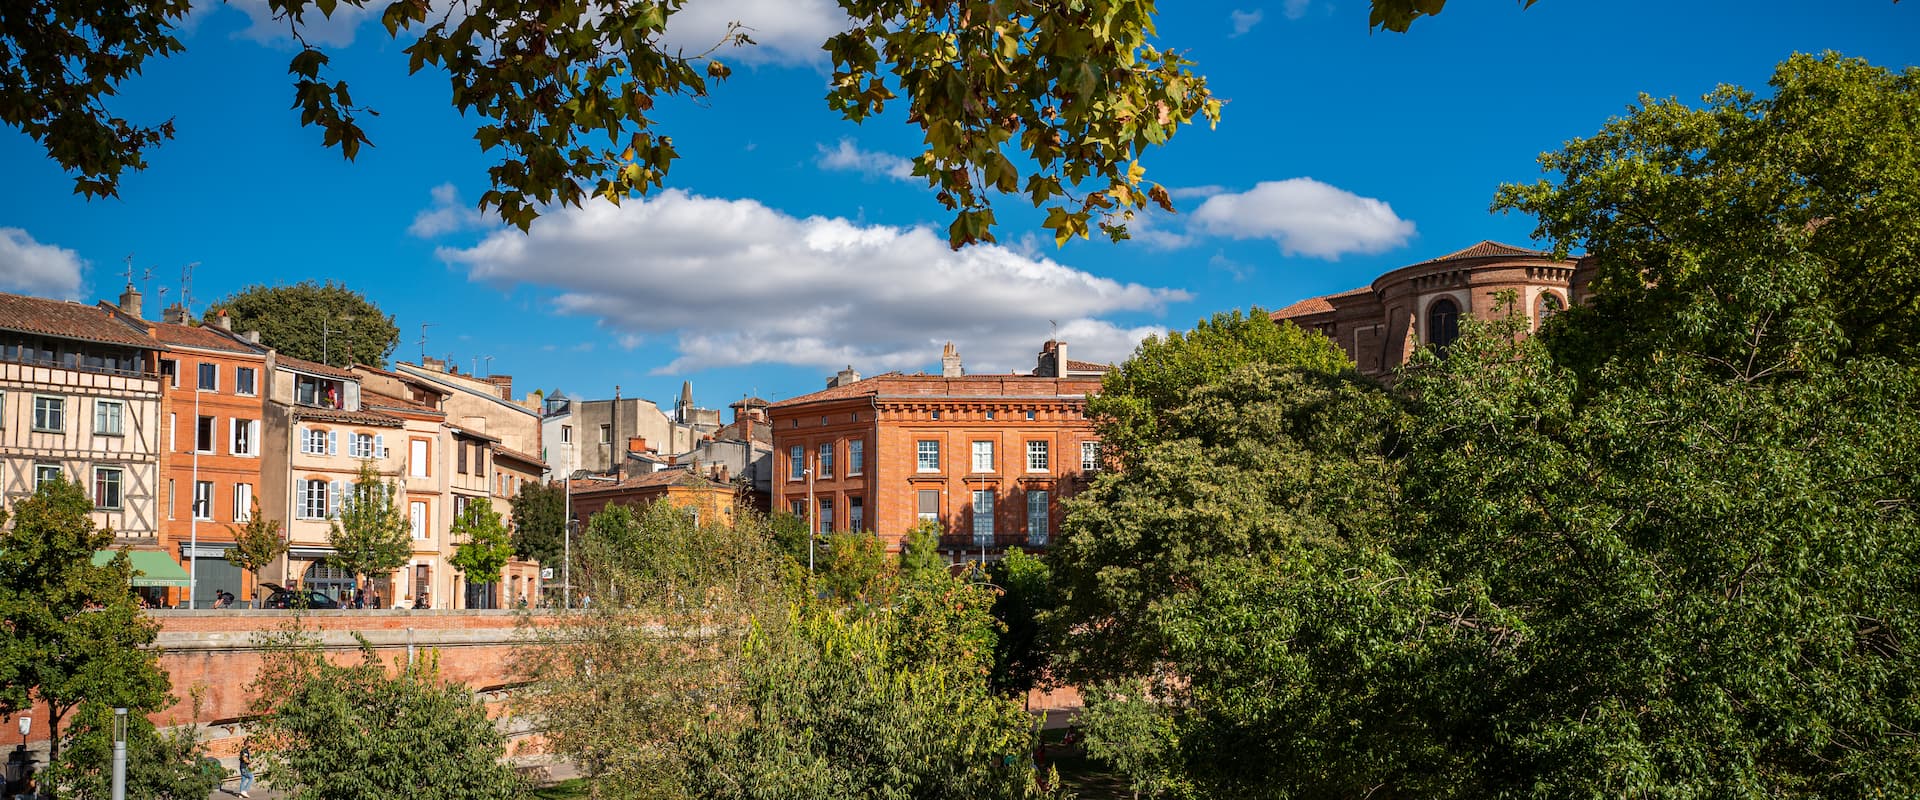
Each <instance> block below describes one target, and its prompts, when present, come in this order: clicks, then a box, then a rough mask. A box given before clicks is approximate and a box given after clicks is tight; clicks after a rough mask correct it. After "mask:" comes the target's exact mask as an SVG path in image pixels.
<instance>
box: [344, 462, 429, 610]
mask: <svg viewBox="0 0 1920 800" xmlns="http://www.w3.org/2000/svg"><path fill="white" fill-rule="evenodd" d="M398 495H399V487H398V486H397V485H395V484H391V483H388V482H386V481H383V480H381V479H380V474H379V473H378V472H375V471H374V469H373V464H372V463H371V462H369V463H365V464H361V465H360V475H359V477H357V478H355V479H354V482H353V485H352V486H350V487H348V489H347V493H346V496H345V497H343V498H341V502H340V508H339V510H338V513H336V514H335V515H334V518H333V522H332V524H331V525H330V526H329V527H328V528H327V544H328V545H329V546H331V547H332V548H333V555H330V556H327V562H328V563H330V564H332V565H333V566H334V567H336V568H338V569H341V570H343V571H345V572H346V573H347V574H348V575H351V576H353V582H354V585H355V586H359V585H360V579H361V578H364V577H368V576H372V575H384V574H387V573H391V572H393V571H394V570H396V569H399V568H401V567H403V566H406V563H407V558H408V557H409V556H411V555H413V538H412V533H411V529H410V527H409V525H408V523H407V517H406V515H405V514H403V513H401V511H400V505H399V501H398V500H396V499H395V498H396V497H397V496H398Z"/></svg>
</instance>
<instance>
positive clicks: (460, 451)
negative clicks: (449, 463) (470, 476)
mask: <svg viewBox="0 0 1920 800" xmlns="http://www.w3.org/2000/svg"><path fill="white" fill-rule="evenodd" d="M453 445H454V446H453V471H455V472H458V473H460V474H462V475H465V474H467V443H466V442H454V443H453Z"/></svg>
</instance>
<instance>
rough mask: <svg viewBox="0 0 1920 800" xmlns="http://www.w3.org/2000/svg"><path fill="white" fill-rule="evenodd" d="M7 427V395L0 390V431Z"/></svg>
mask: <svg viewBox="0 0 1920 800" xmlns="http://www.w3.org/2000/svg"><path fill="white" fill-rule="evenodd" d="M6 427H7V393H6V391H4V390H0V430H5V429H6Z"/></svg>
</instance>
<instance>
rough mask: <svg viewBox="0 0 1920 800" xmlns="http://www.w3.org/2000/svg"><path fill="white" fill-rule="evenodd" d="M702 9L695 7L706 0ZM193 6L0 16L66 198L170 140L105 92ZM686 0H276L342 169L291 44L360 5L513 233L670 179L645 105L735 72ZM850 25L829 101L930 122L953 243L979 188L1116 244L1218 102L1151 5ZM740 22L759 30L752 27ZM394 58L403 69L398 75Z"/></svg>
mask: <svg viewBox="0 0 1920 800" xmlns="http://www.w3.org/2000/svg"><path fill="white" fill-rule="evenodd" d="M703 1H704V0H694V2H696V3H699V2H703ZM195 5H196V4H195V3H193V2H191V1H190V0H117V1H116V2H108V3H83V4H78V5H75V4H71V3H65V2H59V0H26V2H24V3H10V4H8V5H7V6H6V8H5V9H4V10H3V11H0V52H9V53H15V54H17V55H16V57H14V58H9V59H5V60H0V87H7V88H6V90H5V91H4V92H0V122H5V123H6V124H8V125H10V126H13V127H16V128H19V129H20V130H22V131H24V132H25V133H26V134H27V135H28V136H31V137H32V138H34V139H35V140H36V141H38V142H40V143H41V144H42V145H43V146H44V147H45V148H46V150H47V154H48V155H49V157H51V158H53V159H54V160H56V161H57V162H59V163H60V165H61V166H62V167H63V168H65V169H67V170H69V171H71V172H73V173H74V174H75V181H76V187H75V188H76V191H78V192H81V193H85V194H88V195H100V196H112V195H115V194H117V192H118V191H119V179H120V177H121V174H122V172H124V171H125V170H127V169H130V168H131V169H135V170H138V169H141V168H144V166H145V164H146V162H145V158H146V153H147V152H148V151H149V150H151V149H152V148H153V147H156V146H158V145H160V144H161V143H162V142H164V141H165V140H167V139H170V138H172V136H173V134H174V127H173V124H172V123H171V122H167V123H164V124H159V125H151V124H145V123H142V122H138V121H130V120H127V119H124V118H121V117H118V116H115V115H114V113H113V111H111V110H110V109H109V108H108V106H107V100H108V98H110V97H112V96H113V95H115V94H116V93H117V92H118V91H119V89H120V83H121V81H123V80H125V79H127V78H129V77H131V76H132V75H135V74H138V73H139V71H140V70H141V69H142V67H143V66H144V65H145V64H147V63H148V61H149V60H150V59H154V58H165V57H169V56H173V55H176V54H178V53H180V52H182V51H183V50H184V49H185V48H184V46H183V45H182V44H181V42H180V40H179V39H178V38H176V36H175V31H176V29H177V28H178V27H179V25H180V24H181V23H182V21H183V20H184V19H185V18H186V17H187V15H188V14H189V13H190V12H191V11H193V10H194V6H195ZM684 5H685V0H636V1H635V2H617V3H601V2H593V1H592V0H536V2H533V3H531V4H529V3H527V2H522V1H520V0H511V1H510V0H476V1H475V2H471V3H466V4H463V5H462V7H461V9H460V13H459V14H454V15H448V14H445V13H439V11H440V10H439V9H436V8H434V6H433V4H432V3H429V2H426V0H392V2H385V1H384V0H270V2H269V3H268V6H269V8H270V9H271V10H272V12H273V14H274V16H275V18H276V19H277V20H278V21H279V22H281V23H282V24H284V25H285V26H286V28H287V31H288V33H289V34H290V35H291V36H292V37H293V38H294V40H295V41H296V42H299V47H298V48H297V49H296V50H295V51H294V54H293V56H292V58H291V59H290V61H289V65H288V72H289V73H290V74H291V75H292V79H293V83H294V97H295V101H294V106H295V108H297V109H298V110H299V114H300V122H301V124H302V125H310V126H314V127H317V128H319V129H320V132H321V144H322V145H323V146H325V147H338V148H339V149H340V152H341V154H342V155H344V156H345V157H347V158H349V159H351V158H353V157H354V156H355V154H356V153H358V151H359V149H360V148H361V147H362V146H365V145H368V144H370V143H371V142H372V138H371V137H370V135H369V134H368V132H367V129H366V128H365V127H363V125H364V124H365V123H366V122H367V121H368V120H369V118H371V117H372V116H373V115H374V113H375V111H374V110H373V109H370V108H367V107H365V106H361V105H357V104H355V102H354V100H353V96H352V95H351V93H350V92H349V89H348V86H347V83H346V82H345V81H343V80H339V79H337V78H336V77H334V76H333V73H334V70H333V65H332V63H331V57H330V56H329V54H328V53H327V52H325V51H324V50H322V49H321V48H319V47H315V46H312V45H310V44H308V43H307V42H306V40H305V39H304V38H302V37H301V32H302V30H304V26H305V25H306V23H308V22H310V21H312V20H313V19H315V18H317V17H319V16H332V15H333V14H335V13H338V12H341V11H343V10H347V9H354V10H357V9H373V10H377V11H379V12H380V19H381V22H382V23H383V24H384V25H385V27H386V30H387V32H388V34H389V35H391V36H392V37H393V38H394V39H396V40H397V41H399V42H402V43H404V46H403V47H402V48H401V49H402V51H403V52H404V53H405V54H406V56H407V59H408V63H407V68H408V70H409V71H410V72H417V71H420V70H422V69H430V70H431V71H432V74H435V75H444V76H445V78H446V80H447V86H448V101H449V102H450V103H451V105H452V106H453V107H454V108H455V109H456V110H458V111H460V112H461V113H462V114H465V115H467V116H468V118H469V119H472V120H473V121H474V123H473V124H474V125H475V129H474V135H473V138H474V140H475V141H476V142H477V143H478V145H479V146H480V148H481V149H482V150H483V151H488V152H491V153H494V154H495V157H496V158H497V159H498V160H497V161H496V162H495V163H494V164H493V166H491V167H490V168H489V169H488V178H489V180H490V182H491V183H492V188H491V189H490V190H489V191H487V192H486V193H485V194H483V195H482V196H481V198H480V204H481V206H482V207H483V208H486V209H491V210H493V211H495V212H497V213H498V214H499V216H500V217H501V218H502V219H504V220H506V221H508V222H510V223H513V224H517V225H519V226H521V227H523V228H524V227H525V226H527V225H528V224H529V223H530V222H531V221H532V220H533V219H534V217H535V216H537V214H538V213H539V212H538V209H539V208H540V207H541V206H546V205H558V204H568V205H579V204H581V203H582V202H585V201H588V200H589V199H591V198H595V197H604V198H606V199H608V200H611V201H614V202H618V201H619V200H620V199H621V198H624V197H630V196H635V195H644V194H646V193H647V192H648V191H650V190H652V189H653V188H655V187H657V186H660V185H662V183H663V182H664V181H665V180H666V177H667V173H668V170H669V169H670V168H671V166H672V165H673V162H674V160H675V159H676V158H677V157H678V154H677V152H676V151H675V149H674V146H673V141H672V138H671V137H670V136H668V135H667V134H666V133H665V132H664V131H663V130H661V129H660V126H659V124H658V123H657V121H656V120H655V119H654V115H655V114H656V113H658V109H657V108H656V106H657V105H659V104H661V103H663V102H666V101H669V100H672V99H675V98H680V99H683V100H684V101H686V102H688V103H690V104H698V103H701V102H706V101H707V98H708V96H709V90H710V88H711V86H712V85H713V84H714V83H715V82H717V81H720V80H724V79H726V78H727V77H728V76H729V75H730V74H731V70H730V69H729V68H728V67H727V66H726V64H725V63H724V61H723V59H725V58H727V57H728V56H729V55H730V52H731V51H730V50H728V49H727V48H729V47H731V46H751V44H752V39H751V32H750V29H747V28H739V27H736V28H734V29H732V30H730V31H729V32H728V33H727V34H726V35H725V37H724V38H722V39H721V40H720V41H716V42H713V43H711V44H712V45H713V46H714V47H713V49H710V50H696V51H694V52H686V51H683V50H682V49H680V47H679V46H676V45H672V44H669V43H667V42H666V41H665V40H664V38H663V37H664V34H665V32H666V31H667V28H668V26H669V25H670V24H671V22H672V19H673V17H674V15H675V14H677V13H678V12H679V11H680V10H681V9H682V7H683V6H684ZM839 6H840V9H841V10H842V11H844V12H845V13H846V14H847V16H848V18H849V19H848V23H847V28H846V32H844V33H841V34H838V35H836V36H834V37H832V38H831V39H829V40H828V41H827V42H826V43H825V44H824V47H825V49H826V50H827V51H828V52H829V53H830V54H831V57H832V60H833V65H834V73H833V75H832V78H831V80H830V81H829V85H828V91H827V96H826V102H827V105H828V107H829V108H831V109H833V110H835V111H838V112H840V113H841V114H843V115H844V116H845V117H846V118H847V119H849V120H852V121H854V122H861V121H864V120H866V119H868V118H871V117H874V116H876V115H879V114H881V113H882V112H883V111H884V110H885V107H886V106H887V105H888V104H889V103H893V104H896V105H904V106H905V110H904V114H903V116H904V118H905V120H906V121H907V122H908V123H909V124H912V125H915V126H917V127H919V128H920V129H921V130H922V132H923V138H924V144H925V148H924V150H923V152H922V153H921V154H920V155H919V156H918V157H917V158H915V159H914V174H915V175H916V176H918V177H920V178H922V179H924V180H925V181H926V183H927V185H928V187H929V189H930V190H931V191H933V192H935V193H936V194H937V197H938V198H939V200H940V202H941V203H943V204H944V205H945V206H946V207H947V208H948V209H950V210H952V211H953V212H954V220H953V224H952V226H951V227H950V230H949V234H950V237H951V240H952V242H953V243H954V245H955V246H956V247H957V246H959V245H960V244H962V243H965V242H971V241H976V240H982V239H986V240H991V239H992V238H993V234H992V232H991V229H992V226H993V223H994V217H993V211H992V208H991V201H990V198H991V196H992V195H994V194H1016V195H1021V196H1024V197H1026V198H1028V199H1030V200H1031V202H1032V203H1033V204H1034V205H1036V206H1045V207H1047V208H1048V209H1049V217H1048V219H1047V222H1046V226H1047V227H1048V228H1049V229H1052V230H1054V231H1055V232H1056V235H1057V236H1059V237H1061V238H1063V239H1064V238H1065V237H1068V236H1073V235H1086V234H1087V233H1088V232H1089V229H1090V227H1091V226H1093V225H1101V226H1103V227H1107V228H1108V229H1109V231H1110V232H1112V233H1114V234H1115V235H1116V236H1118V235H1124V234H1123V233H1122V232H1121V231H1122V227H1121V226H1123V225H1124V224H1125V221H1126V219H1127V218H1129V217H1130V216H1131V215H1132V213H1133V212H1134V211H1135V210H1137V209H1142V208H1145V207H1146V206H1148V205H1149V204H1153V205H1159V206H1162V207H1165V208H1168V209H1171V207H1172V204H1171V200H1170V199H1169V197H1168V194H1167V192H1166V190H1165V189H1163V188H1161V187H1160V186H1159V184H1156V183H1152V182H1150V181H1145V180H1144V179H1143V175H1144V174H1145V167H1144V166H1143V165H1142V164H1141V162H1140V158H1141V156H1142V155H1143V153H1144V151H1145V150H1146V149H1147V148H1148V147H1149V146H1152V145H1157V144H1160V143H1163V142H1165V141H1166V140H1167V139H1168V138H1169V137H1171V136H1172V135H1173V134H1174V132H1175V131H1176V130H1177V129H1179V128H1180V127H1181V126H1183V125H1186V124H1188V123H1189V122H1191V121H1193V119H1194V118H1195V117H1203V118H1205V119H1207V120H1208V121H1210V122H1213V121H1217V120H1218V118H1219V114H1220V107H1221V103H1220V101H1218V100H1216V99H1214V98H1213V97H1212V95H1211V94H1210V93H1209V92H1208V90H1207V84H1206V80H1205V79H1204V78H1203V77H1201V76H1199V75H1196V74H1194V73H1193V72H1192V70H1191V69H1190V67H1191V64H1189V63H1188V62H1187V61H1186V60H1184V59H1182V58H1181V57H1180V56H1179V55H1177V54H1176V53H1175V51H1172V50H1170V49H1168V48H1166V47H1163V46H1160V45H1157V44H1155V43H1154V42H1153V41H1152V39H1153V33H1154V14H1155V3H1154V2H1153V0H1098V2H1078V1H1077V0H1076V1H1075V2H1066V1H1065V0H1022V2H1011V3H1010V2H1004V0H956V1H955V2H944V3H921V2H911V1H910V0H840V3H839ZM745 22H746V23H747V24H749V25H750V24H752V23H753V20H745ZM395 66H397V64H396V65H395Z"/></svg>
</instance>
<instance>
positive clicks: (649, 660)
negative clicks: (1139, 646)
mask: <svg viewBox="0 0 1920 800" xmlns="http://www.w3.org/2000/svg"><path fill="white" fill-rule="evenodd" d="M848 535H853V536H860V535H864V534H848ZM586 538H587V541H586V543H585V544H586V546H585V552H584V554H583V556H582V563H581V565H580V566H581V568H582V572H583V573H585V574H588V575H590V576H591V578H590V580H591V581H592V584H593V586H594V589H593V591H594V592H595V596H596V597H598V598H602V599H603V600H604V602H601V601H596V602H595V604H594V605H593V609H592V610H591V611H590V612H589V613H587V614H581V615H570V616H568V617H566V618H564V619H561V620H556V621H555V622H557V624H542V625H536V626H533V627H532V635H533V645H534V646H532V647H529V648H527V649H526V650H524V651H523V653H522V661H521V667H522V669H523V670H524V671H525V675H526V676H527V677H528V678H529V679H530V681H531V682H530V684H529V685H528V687H527V689H526V691H525V692H524V694H523V696H522V698H523V708H525V709H527V711H528V712H529V713H530V714H532V715H533V716H534V717H535V718H537V719H538V720H539V724H540V725H541V726H542V728H543V729H544V730H545V731H546V732H547V736H548V739H549V741H551V742H552V743H553V744H554V747H555V749H556V750H557V751H558V752H560V753H563V754H566V755H567V756H568V757H570V758H571V759H572V760H573V761H574V762H575V763H578V764H580V765H581V766H582V767H583V769H585V770H586V771H587V772H589V773H590V774H591V775H592V776H593V782H594V786H595V788H596V791H599V792H604V793H605V795H606V796H610V797H658V798H695V797H698V798H709V797H711V798H738V799H739V800H747V798H764V797H791V798H796V799H800V798H819V800H827V799H828V798H843V797H924V798H949V797H951V798H962V797H966V798H974V797H1002V798H1011V797H1029V796H1033V793H1034V786H1035V783H1034V780H1033V776H1032V774H1031V771H1030V769H1029V768H1028V766H1027V754H1028V753H1029V752H1030V750H1031V748H1032V746H1033V742H1034V723H1033V720H1032V718H1031V717H1029V716H1028V715H1027V714H1026V713H1025V712H1023V711H1022V710H1021V708H1020V704H1019V703H1018V702H1017V701H1013V700H1008V699H1005V698H1001V697H998V696H996V695H994V694H993V693H992V692H991V691H990V690H989V688H988V684H987V682H986V676H987V673H988V671H989V669H990V667H991V665H992V663H993V653H994V641H995V638H996V635H995V628H996V626H995V623H994V621H993V618H992V616H991V614H990V613H989V608H990V606H991V603H992V594H991V593H990V592H989V591H988V590H987V588H986V587H985V586H984V585H979V584H975V583H970V582H968V581H964V580H957V579H952V578H947V577H945V576H944V575H940V576H938V577H937V579H936V578H935V577H934V576H927V577H926V579H924V580H920V581H915V582H912V583H911V585H906V586H902V587H900V588H899V590H898V591H897V592H895V593H893V594H887V595H884V596H880V595H876V594H867V595H865V596H863V597H862V598H861V602H859V603H849V602H847V601H845V600H843V599H842V598H841V597H839V596H837V595H835V594H832V593H821V594H816V593H815V592H814V591H813V582H812V581H811V580H810V579H809V577H808V576H807V575H806V574H805V572H804V571H802V570H796V569H794V568H793V567H792V561H791V559H790V558H788V557H787V556H786V555H785V554H783V553H782V552H781V550H780V549H779V546H778V545H777V544H776V543H775V541H774V535H773V531H772V530H771V526H770V525H769V524H768V521H767V520H766V519H765V518H763V517H760V516H758V515H754V514H740V515H737V516H736V517H735V519H734V520H732V521H731V522H730V523H729V524H721V525H716V524H711V523H709V524H705V525H700V524H696V523H695V522H694V521H693V519H692V516H691V515H690V514H687V513H685V512H684V511H681V510H679V509H675V508H672V507H670V506H668V505H667V504H664V503H655V504H652V505H651V506H648V507H646V508H643V509H629V508H626V507H623V506H614V507H610V508H608V509H607V510H606V511H603V512H601V513H599V514H596V515H595V516H594V518H593V521H592V523H591V525H590V526H589V530H588V535H587V537H586ZM869 538H870V535H869ZM863 561H864V559H863ZM863 585H864V584H863ZM863 591H865V590H863ZM876 608H884V609H885V613H873V611H874V609H876Z"/></svg>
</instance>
